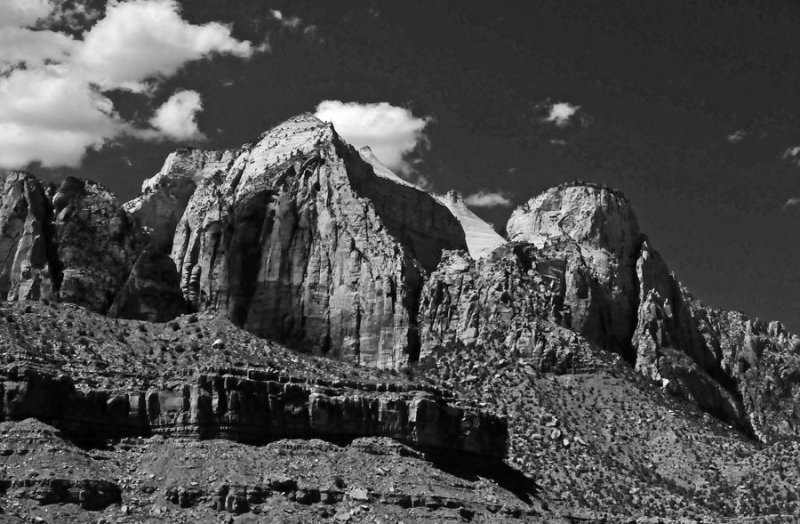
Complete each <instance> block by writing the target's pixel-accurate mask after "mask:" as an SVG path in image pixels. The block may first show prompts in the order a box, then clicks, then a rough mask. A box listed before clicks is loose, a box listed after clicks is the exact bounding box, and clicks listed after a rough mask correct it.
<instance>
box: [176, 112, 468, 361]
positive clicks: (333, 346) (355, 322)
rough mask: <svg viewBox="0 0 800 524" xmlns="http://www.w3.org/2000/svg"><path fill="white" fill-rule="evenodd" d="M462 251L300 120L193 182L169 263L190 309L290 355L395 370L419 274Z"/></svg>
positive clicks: (404, 198)
mask: <svg viewBox="0 0 800 524" xmlns="http://www.w3.org/2000/svg"><path fill="white" fill-rule="evenodd" d="M222 156H223V157H224V154H223V155H222ZM464 247H465V242H464V234H463V231H462V230H461V228H460V226H459V224H458V222H457V221H456V220H455V219H454V218H453V217H452V215H451V214H450V213H449V212H448V211H447V209H446V208H445V207H444V206H442V205H441V204H439V203H438V202H437V201H436V200H434V199H433V198H432V197H431V196H430V195H428V194H427V193H424V192H422V191H420V190H418V189H416V188H415V187H412V186H409V185H404V184H398V183H396V182H395V181H392V180H388V179H386V178H383V177H378V176H375V173H374V170H373V168H372V167H371V166H370V164H368V163H366V162H365V161H364V160H363V159H362V158H361V157H360V156H359V155H358V153H357V152H356V151H355V150H353V149H352V148H351V147H350V146H348V145H347V144H345V143H344V142H343V141H342V140H341V139H340V138H339V137H338V136H337V135H336V133H335V131H334V130H333V128H332V127H331V126H330V125H328V124H324V123H322V122H321V121H319V120H317V119H315V118H314V117H312V116H310V115H304V116H301V117H297V118H294V119H291V120H289V121H287V122H285V123H284V124H282V125H280V126H278V127H276V128H274V129H272V130H271V131H269V132H268V133H266V134H265V135H263V136H262V137H261V138H260V139H259V140H258V141H257V142H256V143H255V144H252V145H248V146H245V147H244V148H242V149H241V150H240V151H239V152H238V156H236V158H235V159H233V160H232V162H231V163H230V164H229V168H228V169H227V171H224V172H222V171H218V172H216V173H215V174H213V175H211V176H208V177H207V178H204V179H203V180H202V181H201V182H200V184H199V186H198V188H197V190H196V191H195V192H194V194H193V195H192V197H191V199H190V201H189V203H188V205H187V207H186V211H185V212H184V214H183V217H182V219H181V221H180V223H179V224H178V226H177V230H176V233H175V238H174V243H173V247H172V259H173V260H174V261H175V265H176V267H178V269H179V273H180V276H181V289H182V291H183V294H184V297H185V298H186V300H187V302H188V303H189V304H190V305H191V307H192V308H194V309H196V310H205V309H217V310H220V311H224V312H227V314H228V315H229V317H230V318H231V319H232V320H233V321H234V322H235V323H237V324H239V325H242V326H243V327H245V329H247V330H248V331H251V332H253V333H255V334H258V335H260V336H264V337H268V338H272V339H276V340H279V341H282V342H284V343H286V344H288V345H290V346H291V347H295V348H298V349H302V350H306V351H311V352H314V353H318V354H327V355H330V356H334V357H337V358H344V359H347V360H350V361H354V362H357V363H361V364H366V365H372V366H378V367H387V368H398V367H400V366H402V365H404V364H406V363H407V362H408V361H409V359H410V358H411V359H413V358H415V354H416V352H417V351H418V341H417V337H416V331H415V323H416V304H417V296H418V293H419V289H420V287H421V285H422V279H423V276H424V274H425V272H426V271H429V270H432V269H434V268H435V266H436V264H437V263H438V261H439V258H440V256H441V252H442V250H443V249H454V248H455V249H457V248H464Z"/></svg>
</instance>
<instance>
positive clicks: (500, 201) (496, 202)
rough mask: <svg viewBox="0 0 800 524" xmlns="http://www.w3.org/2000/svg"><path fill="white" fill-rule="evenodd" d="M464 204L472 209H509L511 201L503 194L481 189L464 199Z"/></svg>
mask: <svg viewBox="0 0 800 524" xmlns="http://www.w3.org/2000/svg"><path fill="white" fill-rule="evenodd" d="M464 203H465V204H467V205H468V206H472V207H511V206H512V205H513V203H512V202H511V199H510V198H509V197H508V196H507V195H506V194H505V193H503V192H500V191H488V190H486V189H481V190H480V191H478V192H477V193H473V194H471V195H468V196H467V197H465V198H464Z"/></svg>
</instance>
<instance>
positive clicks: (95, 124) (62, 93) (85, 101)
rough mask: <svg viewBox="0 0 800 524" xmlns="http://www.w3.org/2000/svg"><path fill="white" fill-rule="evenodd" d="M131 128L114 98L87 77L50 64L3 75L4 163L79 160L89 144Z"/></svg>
mask: <svg viewBox="0 0 800 524" xmlns="http://www.w3.org/2000/svg"><path fill="white" fill-rule="evenodd" d="M126 128H127V125H126V124H125V123H124V122H122V121H121V120H120V119H119V117H118V116H117V115H116V113H115V112H114V108H113V104H112V103H111V100H109V99H108V98H107V97H105V96H103V94H102V93H99V92H97V91H96V90H94V89H92V88H91V87H90V86H89V85H88V84H86V83H85V82H83V81H81V80H78V79H75V78H73V77H70V76H64V75H59V74H57V73H53V72H51V71H48V70H16V71H14V72H12V73H11V74H10V75H9V76H7V77H5V78H3V79H2V80H0V146H2V147H0V167H10V168H14V167H22V166H25V165H26V164H28V163H30V162H34V161H39V162H41V163H42V164H43V165H44V166H46V167H54V166H60V165H67V166H78V165H79V164H80V161H81V158H82V157H83V154H84V152H85V151H86V150H87V149H88V148H97V147H100V146H102V145H103V144H104V143H105V142H106V141H107V140H108V139H109V138H111V137H114V136H117V135H119V134H120V133H122V132H124V131H125V130H126Z"/></svg>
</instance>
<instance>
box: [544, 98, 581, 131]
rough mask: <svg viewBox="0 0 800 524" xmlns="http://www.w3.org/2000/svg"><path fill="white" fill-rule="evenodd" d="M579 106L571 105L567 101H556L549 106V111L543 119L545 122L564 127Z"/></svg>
mask: <svg viewBox="0 0 800 524" xmlns="http://www.w3.org/2000/svg"><path fill="white" fill-rule="evenodd" d="M579 109H580V106H576V105H572V104H570V103H567V102H557V103H555V104H552V105H551V106H550V112H549V114H548V115H547V117H546V118H545V119H544V120H545V122H552V123H553V124H555V125H557V126H558V127H564V126H566V125H567V124H569V123H570V120H571V119H572V117H573V116H575V114H576V113H577V112H578V110H579Z"/></svg>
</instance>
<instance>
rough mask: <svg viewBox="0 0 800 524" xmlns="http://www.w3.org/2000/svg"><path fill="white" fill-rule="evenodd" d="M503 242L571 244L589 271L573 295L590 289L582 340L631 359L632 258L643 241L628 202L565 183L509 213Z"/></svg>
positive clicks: (596, 188)
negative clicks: (589, 319) (588, 311)
mask: <svg viewBox="0 0 800 524" xmlns="http://www.w3.org/2000/svg"><path fill="white" fill-rule="evenodd" d="M506 229H507V231H508V236H509V239H510V240H512V241H517V242H529V243H532V244H534V245H536V246H537V247H540V246H541V247H543V246H545V245H547V244H549V243H553V242H559V243H564V240H566V241H567V242H569V241H570V240H571V241H572V242H574V245H575V248H576V249H577V252H576V255H577V256H578V257H580V258H581V259H583V261H584V264H585V266H586V267H587V268H588V269H589V271H590V273H591V281H590V282H579V283H577V284H578V287H577V288H575V295H576V296H579V297H581V296H583V295H585V294H586V293H587V292H588V290H581V289H579V288H580V287H583V286H585V285H586V284H588V285H589V286H590V287H591V294H592V303H591V306H590V308H592V309H593V311H592V313H593V314H590V315H589V316H590V317H591V321H590V327H584V328H583V329H580V331H581V333H583V334H584V335H585V336H586V337H587V338H588V339H590V340H593V341H594V342H596V343H598V344H599V345H600V346H602V347H604V348H606V349H609V350H612V351H614V352H616V353H620V354H621V355H622V356H623V357H625V358H626V359H627V360H629V361H633V360H634V359H635V355H634V354H633V351H632V349H631V345H630V339H631V334H632V333H633V330H634V328H635V325H636V304H637V291H638V289H637V284H636V259H637V257H638V254H639V248H640V246H641V244H642V241H643V236H642V233H641V232H640V230H639V223H638V221H637V220H636V216H635V215H634V213H633V208H632V207H631V205H630V202H628V200H627V199H626V198H625V197H624V196H623V195H622V194H621V193H619V192H617V191H614V190H612V189H610V188H607V187H605V186H599V185H595V184H588V183H571V184H564V185H561V186H557V187H554V188H551V189H548V190H547V191H545V192H543V193H541V194H540V195H538V196H536V197H535V198H532V199H531V200H529V201H528V202H527V203H526V204H524V205H523V206H521V207H520V208H518V209H517V210H515V211H514V212H513V213H512V215H511V218H510V219H509V221H508V225H507V227H506Z"/></svg>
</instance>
